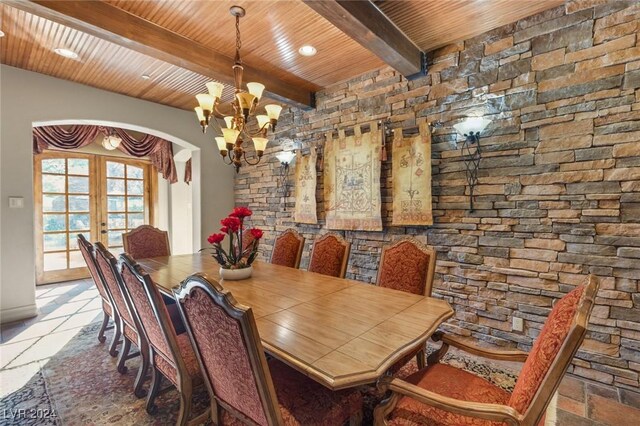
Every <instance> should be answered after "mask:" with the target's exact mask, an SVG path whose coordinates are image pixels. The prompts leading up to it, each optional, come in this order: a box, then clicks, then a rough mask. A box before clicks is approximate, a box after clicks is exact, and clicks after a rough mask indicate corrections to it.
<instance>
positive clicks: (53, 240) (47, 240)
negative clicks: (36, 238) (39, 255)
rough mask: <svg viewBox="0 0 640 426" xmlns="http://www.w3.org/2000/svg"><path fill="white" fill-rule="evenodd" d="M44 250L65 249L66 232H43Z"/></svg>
mask: <svg viewBox="0 0 640 426" xmlns="http://www.w3.org/2000/svg"><path fill="white" fill-rule="evenodd" d="M43 244H44V251H60V250H66V249H67V234H66V233H60V234H44V235H43Z"/></svg>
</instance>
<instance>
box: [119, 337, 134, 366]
mask: <svg viewBox="0 0 640 426" xmlns="http://www.w3.org/2000/svg"><path fill="white" fill-rule="evenodd" d="M122 338H123V339H124V345H123V346H122V351H120V356H119V357H118V373H120V374H126V372H127V366H126V365H124V363H125V362H126V361H127V357H128V356H129V350H130V349H131V341H130V340H129V339H128V338H127V337H126V336H122Z"/></svg>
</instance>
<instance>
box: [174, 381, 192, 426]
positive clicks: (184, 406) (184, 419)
mask: <svg viewBox="0 0 640 426" xmlns="http://www.w3.org/2000/svg"><path fill="white" fill-rule="evenodd" d="M192 393H193V388H192V387H191V386H185V388H183V389H180V412H179V413H178V421H177V422H176V425H178V426H187V425H188V424H189V416H190V415H191V397H192Z"/></svg>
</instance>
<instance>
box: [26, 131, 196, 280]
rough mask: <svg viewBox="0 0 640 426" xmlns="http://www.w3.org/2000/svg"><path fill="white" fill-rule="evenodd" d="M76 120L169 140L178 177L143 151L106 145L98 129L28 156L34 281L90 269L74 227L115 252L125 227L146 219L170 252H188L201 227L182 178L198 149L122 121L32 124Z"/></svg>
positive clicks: (76, 276) (72, 276) (77, 275)
mask: <svg viewBox="0 0 640 426" xmlns="http://www.w3.org/2000/svg"><path fill="white" fill-rule="evenodd" d="M78 124H90V125H103V126H107V127H112V128H114V127H116V126H117V127H118V128H121V129H124V130H127V131H129V132H138V133H147V134H152V135H154V136H158V137H161V138H163V139H165V140H168V141H170V142H171V143H172V144H173V146H174V162H175V163H176V169H178V170H179V171H180V175H179V176H180V178H179V182H178V183H174V184H171V185H170V184H169V183H168V182H167V181H165V180H164V179H162V178H161V177H159V175H158V173H157V171H156V170H155V169H154V168H153V167H152V166H151V164H150V163H149V161H148V160H146V159H144V158H135V157H131V156H128V155H127V154H125V153H120V152H119V151H115V150H114V151H107V150H105V149H104V148H102V147H101V145H100V141H101V140H102V136H98V137H97V139H96V140H95V143H91V144H89V145H87V146H85V147H82V148H79V149H74V150H46V151H45V152H43V153H42V154H37V155H34V202H35V203H34V204H35V207H36V208H35V225H36V226H35V247H36V253H35V254H36V281H37V284H45V283H51V282H60V281H68V280H74V279H79V278H84V277H86V276H88V271H87V270H86V267H85V265H84V262H83V259H82V256H81V255H80V253H79V252H78V250H77V245H76V236H77V234H83V235H84V236H85V237H86V238H87V239H89V240H90V241H100V242H102V243H103V244H104V245H105V246H106V247H107V248H108V249H109V250H111V251H112V252H113V253H114V254H115V255H117V254H118V253H119V252H121V251H122V234H123V233H125V232H129V231H130V230H131V229H133V228H135V227H137V226H139V225H142V224H150V225H153V226H156V227H159V228H161V229H165V230H168V231H169V233H170V236H171V238H172V247H173V251H174V253H175V254H180V253H187V252H188V253H190V252H192V251H193V241H194V233H195V232H199V230H197V228H199V217H195V214H194V213H197V212H196V211H195V209H193V204H194V200H193V198H195V197H198V196H199V195H198V193H197V192H195V191H193V190H192V187H191V186H190V185H188V184H185V183H184V182H183V181H182V177H183V176H184V166H185V162H186V161H187V160H189V159H191V160H192V161H193V157H197V155H194V153H196V154H197V151H198V149H197V148H196V147H195V146H193V145H191V144H189V143H187V142H185V141H182V140H180V139H176V138H173V137H171V136H170V135H167V134H165V133H163V132H154V131H153V130H151V129H145V128H142V127H140V126H134V125H127V124H124V123H113V122H106V121H102V122H96V121H91V122H86V121H79V120H64V121H55V122H40V123H34V127H37V126H43V125H47V126H50V125H59V126H64V125H78ZM196 159H197V158H196Z"/></svg>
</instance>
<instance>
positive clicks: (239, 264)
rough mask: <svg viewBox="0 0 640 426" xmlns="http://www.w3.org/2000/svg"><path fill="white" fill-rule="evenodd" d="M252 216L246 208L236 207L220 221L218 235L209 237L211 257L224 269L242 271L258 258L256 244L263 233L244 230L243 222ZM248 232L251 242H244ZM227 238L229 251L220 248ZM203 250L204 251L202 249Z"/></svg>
mask: <svg viewBox="0 0 640 426" xmlns="http://www.w3.org/2000/svg"><path fill="white" fill-rule="evenodd" d="M252 214H253V212H252V211H251V210H249V209H248V208H247V207H236V208H234V209H233V211H232V212H231V213H229V216H227V217H225V218H224V219H222V220H221V221H220V224H221V225H222V228H220V233H215V234H211V235H209V237H208V238H207V241H208V242H209V244H211V245H212V246H213V247H212V248H211V250H213V257H214V258H215V259H216V260H217V261H218V263H219V264H220V266H222V267H223V268H224V269H243V268H248V267H249V266H251V264H252V263H253V261H254V260H255V259H256V257H257V256H258V243H259V242H260V239H261V238H262V235H263V232H262V230H261V229H258V228H251V229H247V230H245V229H244V220H245V218H247V217H250V216H251V215H252ZM246 231H248V232H249V234H250V235H251V237H252V238H251V241H248V242H247V241H244V238H243V237H244V233H245V232H246ZM227 236H229V250H225V249H223V248H222V241H223V240H224V239H225V238H226V237H227ZM203 250H205V249H203Z"/></svg>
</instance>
